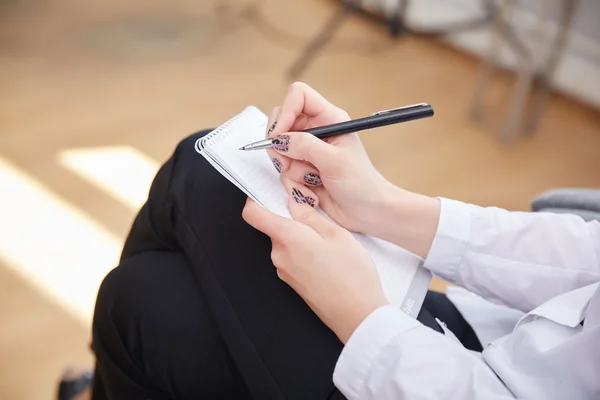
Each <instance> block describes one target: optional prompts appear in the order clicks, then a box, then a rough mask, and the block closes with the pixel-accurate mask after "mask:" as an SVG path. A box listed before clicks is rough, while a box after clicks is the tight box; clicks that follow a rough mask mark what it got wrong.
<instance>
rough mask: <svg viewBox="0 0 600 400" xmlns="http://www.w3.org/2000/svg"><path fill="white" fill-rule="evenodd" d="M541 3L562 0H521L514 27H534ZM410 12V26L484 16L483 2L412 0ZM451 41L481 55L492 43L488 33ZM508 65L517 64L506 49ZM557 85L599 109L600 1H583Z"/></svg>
mask: <svg viewBox="0 0 600 400" xmlns="http://www.w3.org/2000/svg"><path fill="white" fill-rule="evenodd" d="M540 1H551V2H553V3H556V2H558V1H562V0H522V1H520V2H519V7H518V9H517V10H516V11H515V12H514V14H513V17H514V18H513V20H511V25H512V26H514V27H518V29H519V30H520V31H522V32H526V31H527V29H528V28H531V26H532V22H533V21H535V18H536V13H535V11H536V10H537V8H536V7H538V5H539V2H540ZM410 4H411V6H410V9H409V10H408V21H409V24H410V25H411V26H415V27H418V26H423V27H426V26H432V25H433V26H438V25H440V24H445V23H448V22H452V21H462V20H465V19H468V18H473V17H477V16H478V15H481V1H480V0H412V1H411V2H410ZM547 24H548V25H547V28H548V29H547V31H548V32H549V33H552V32H555V31H556V28H557V25H556V22H555V21H552V20H551V21H549V22H548V23H547ZM448 42H449V43H450V44H452V45H454V46H456V47H458V48H460V49H463V50H466V51H469V52H472V53H474V54H482V53H483V52H485V50H486V48H487V46H488V43H489V33H488V31H486V30H481V31H472V32H469V33H461V34H455V35H452V37H450V38H449V39H448ZM501 59H502V61H503V63H504V64H505V65H512V64H514V60H515V59H514V56H512V54H511V53H510V52H509V51H508V50H505V51H504V52H503V54H502V57H501ZM555 86H556V88H557V89H558V90H560V91H563V92H565V93H567V94H569V95H571V96H573V97H575V98H578V99H580V100H582V101H584V102H586V103H588V104H591V105H593V106H595V107H598V108H600V1H599V0H582V1H581V4H580V8H579V10H578V12H577V15H576V17H575V24H574V27H573V30H572V34H571V37H570V40H569V44H568V48H567V51H566V53H565V56H564V58H563V60H562V62H561V65H560V66H559V69H558V70H557V73H556V76H555Z"/></svg>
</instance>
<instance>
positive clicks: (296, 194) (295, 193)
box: [292, 188, 306, 204]
mask: <svg viewBox="0 0 600 400" xmlns="http://www.w3.org/2000/svg"><path fill="white" fill-rule="evenodd" d="M292 197H293V198H294V200H296V203H298V204H306V197H304V195H303V194H302V192H301V191H299V190H298V189H296V188H294V189H292Z"/></svg>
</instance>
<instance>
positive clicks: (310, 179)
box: [304, 172, 323, 186]
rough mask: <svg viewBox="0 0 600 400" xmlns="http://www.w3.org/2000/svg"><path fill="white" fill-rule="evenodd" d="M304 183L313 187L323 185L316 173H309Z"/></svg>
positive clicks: (305, 176)
mask: <svg viewBox="0 0 600 400" xmlns="http://www.w3.org/2000/svg"><path fill="white" fill-rule="evenodd" d="M304 182H305V183H306V184H307V185H311V186H319V185H321V184H322V183H323V181H322V180H321V177H320V176H319V174H315V173H314V172H309V173H308V174H305V175H304Z"/></svg>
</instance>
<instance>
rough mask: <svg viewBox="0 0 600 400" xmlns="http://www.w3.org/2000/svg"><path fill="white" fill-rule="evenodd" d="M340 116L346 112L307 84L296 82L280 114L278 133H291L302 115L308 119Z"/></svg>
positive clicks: (286, 97) (289, 91)
mask: <svg viewBox="0 0 600 400" xmlns="http://www.w3.org/2000/svg"><path fill="white" fill-rule="evenodd" d="M334 114H339V116H340V117H343V116H344V115H347V114H345V112H344V111H343V110H341V109H339V108H338V107H336V106H334V105H333V104H331V103H330V102H329V101H327V100H326V99H325V98H324V97H323V96H321V95H320V94H319V93H318V92H317V91H316V90H314V89H313V88H311V87H310V86H308V85H307V84H305V83H302V82H294V83H292V84H291V85H290V87H289V89H288V91H287V94H286V95H285V98H284V99H283V103H282V104H281V111H280V114H279V122H278V125H280V127H281V130H280V131H278V132H286V131H291V130H292V127H293V126H294V124H297V123H299V122H301V121H299V118H300V117H301V116H302V115H305V116H308V117H322V118H329V117H335V116H337V115H334Z"/></svg>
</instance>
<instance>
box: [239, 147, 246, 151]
mask: <svg viewBox="0 0 600 400" xmlns="http://www.w3.org/2000/svg"><path fill="white" fill-rule="evenodd" d="M238 150H246V146H244V147H240V148H239V149H238Z"/></svg>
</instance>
